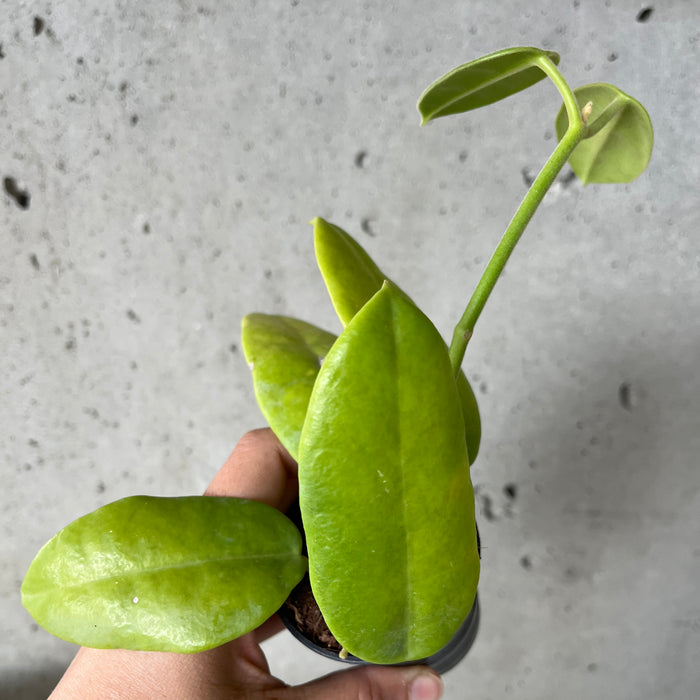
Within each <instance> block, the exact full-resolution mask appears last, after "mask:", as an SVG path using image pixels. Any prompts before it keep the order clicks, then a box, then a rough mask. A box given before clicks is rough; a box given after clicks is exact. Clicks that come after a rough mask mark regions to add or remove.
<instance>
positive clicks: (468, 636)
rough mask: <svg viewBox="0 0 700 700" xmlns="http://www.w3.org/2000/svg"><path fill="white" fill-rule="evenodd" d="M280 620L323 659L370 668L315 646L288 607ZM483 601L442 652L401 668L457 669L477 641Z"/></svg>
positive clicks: (444, 670)
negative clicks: (480, 609) (419, 665)
mask: <svg viewBox="0 0 700 700" xmlns="http://www.w3.org/2000/svg"><path fill="white" fill-rule="evenodd" d="M279 616H280V617H281V618H282V621H283V622H284V625H285V627H286V628H287V629H288V630H289V631H290V632H291V633H292V635H293V636H294V637H296V638H297V639H298V640H299V641H300V642H301V643H302V644H303V645H304V646H305V647H307V648H309V649H311V650H312V651H315V652H316V653H317V654H320V655H321V656H325V657H326V658H327V659H334V660H335V661H340V662H341V663H345V664H366V663H368V662H367V661H363V660H362V659H358V658H357V657H356V656H352V654H348V656H346V657H345V658H341V657H340V654H339V652H337V651H334V650H332V649H328V648H327V647H325V646H321V645H319V644H317V643H316V642H314V641H313V640H312V639H310V638H309V637H307V636H306V635H305V634H304V633H303V632H302V631H301V630H300V629H299V628H298V626H297V624H296V620H295V618H294V613H293V612H292V611H291V609H290V608H288V607H287V606H283V607H282V608H281V609H280V611H279ZM479 616H480V614H479V597H478V596H477V597H476V598H475V599H474V605H473V606H472V609H471V612H470V613H469V615H467V618H466V620H464V622H463V623H462V626H461V627H460V628H459V629H458V630H457V633H456V634H455V636H454V637H452V639H451V640H450V641H449V642H448V643H447V644H446V645H445V646H444V647H443V648H442V649H440V651H438V652H436V653H435V654H432V655H431V656H427V657H426V658H424V659H418V660H417V661H406V662H405V663H402V664H397V665H399V666H415V665H418V664H423V665H426V666H430V668H432V669H433V670H434V671H435V672H436V673H440V674H442V673H445V672H446V671H449V670H450V669H451V668H453V667H454V666H456V665H457V664H458V663H459V662H460V661H461V660H462V659H463V658H464V657H465V656H466V655H467V652H468V651H469V650H470V649H471V647H472V644H473V643H474V640H475V639H476V633H477V631H478V629H479Z"/></svg>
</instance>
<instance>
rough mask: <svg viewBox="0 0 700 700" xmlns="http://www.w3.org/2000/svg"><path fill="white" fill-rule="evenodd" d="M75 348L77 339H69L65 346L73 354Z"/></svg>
mask: <svg viewBox="0 0 700 700" xmlns="http://www.w3.org/2000/svg"><path fill="white" fill-rule="evenodd" d="M75 347H76V342H75V338H68V340H66V345H65V348H66V350H68V352H72V351H73V350H75Z"/></svg>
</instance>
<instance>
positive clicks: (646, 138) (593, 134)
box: [556, 83, 654, 185]
mask: <svg viewBox="0 0 700 700" xmlns="http://www.w3.org/2000/svg"><path fill="white" fill-rule="evenodd" d="M574 94H575V96H576V100H577V101H578V104H579V106H580V107H581V108H582V109H583V107H584V106H585V105H586V104H588V103H589V102H590V103H591V104H592V111H591V114H590V116H589V118H588V122H587V125H586V131H585V132H584V140H583V141H581V143H579V144H578V146H576V149H575V150H574V152H573V153H572V154H571V157H570V158H569V163H570V165H571V167H572V169H573V171H574V172H575V173H576V175H578V177H579V178H580V180H581V182H583V184H584V185H587V184H589V183H592V182H593V183H622V182H631V181H632V180H634V179H635V178H636V177H638V176H639V175H641V174H642V173H643V172H644V170H645V169H646V167H647V165H648V164H649V159H650V158H651V151H652V148H653V146H654V130H653V128H652V125H651V119H650V118H649V115H648V114H647V111H646V110H645V109H644V107H643V106H642V105H641V104H640V103H639V102H638V101H637V100H635V99H634V97H630V96H629V95H626V94H625V93H624V92H622V90H620V89H619V88H616V87H615V86H614V85H609V84H607V83H594V84H591V85H584V86H583V87H580V88H577V89H576V90H574ZM568 125H569V119H568V116H567V114H566V109H565V108H564V106H563V105H562V107H561V109H560V110H559V114H558V115H557V119H556V129H557V136H558V138H559V139H561V138H562V136H563V135H564V134H565V133H566V130H567V128H568Z"/></svg>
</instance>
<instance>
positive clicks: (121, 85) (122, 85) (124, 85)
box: [119, 80, 129, 94]
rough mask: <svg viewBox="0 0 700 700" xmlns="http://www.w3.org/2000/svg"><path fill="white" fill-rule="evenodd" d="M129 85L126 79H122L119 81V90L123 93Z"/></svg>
mask: <svg viewBox="0 0 700 700" xmlns="http://www.w3.org/2000/svg"><path fill="white" fill-rule="evenodd" d="M128 87H129V83H127V82H126V80H122V82H121V83H119V92H121V93H122V94H124V93H125V92H126V91H127V89H128Z"/></svg>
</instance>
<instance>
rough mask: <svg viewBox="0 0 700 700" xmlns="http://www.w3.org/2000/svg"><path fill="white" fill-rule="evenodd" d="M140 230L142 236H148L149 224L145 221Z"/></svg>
mask: <svg viewBox="0 0 700 700" xmlns="http://www.w3.org/2000/svg"><path fill="white" fill-rule="evenodd" d="M141 230H142V231H143V232H144V234H146V235H148V234H149V233H150V232H151V224H149V223H148V221H145V222H144V224H143V226H142V228H141Z"/></svg>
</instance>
